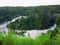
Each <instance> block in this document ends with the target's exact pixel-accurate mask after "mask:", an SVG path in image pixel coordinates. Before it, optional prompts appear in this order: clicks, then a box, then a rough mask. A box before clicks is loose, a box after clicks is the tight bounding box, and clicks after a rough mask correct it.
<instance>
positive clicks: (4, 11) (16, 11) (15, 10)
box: [0, 5, 60, 23]
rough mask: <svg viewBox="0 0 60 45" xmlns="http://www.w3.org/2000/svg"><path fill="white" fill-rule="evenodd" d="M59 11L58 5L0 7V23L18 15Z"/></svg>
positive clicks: (52, 13)
mask: <svg viewBox="0 0 60 45" xmlns="http://www.w3.org/2000/svg"><path fill="white" fill-rule="evenodd" d="M43 13H47V14H50V15H55V13H56V14H57V13H60V5H49V6H32V7H0V23H2V22H4V21H9V20H12V19H13V18H15V17H18V16H24V15H26V16H27V15H39V14H43Z"/></svg>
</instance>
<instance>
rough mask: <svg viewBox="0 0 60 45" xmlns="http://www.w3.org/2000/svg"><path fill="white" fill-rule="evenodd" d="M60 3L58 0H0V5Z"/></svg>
mask: <svg viewBox="0 0 60 45" xmlns="http://www.w3.org/2000/svg"><path fill="white" fill-rule="evenodd" d="M38 5H60V0H0V6H38Z"/></svg>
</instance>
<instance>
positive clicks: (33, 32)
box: [0, 16, 57, 38]
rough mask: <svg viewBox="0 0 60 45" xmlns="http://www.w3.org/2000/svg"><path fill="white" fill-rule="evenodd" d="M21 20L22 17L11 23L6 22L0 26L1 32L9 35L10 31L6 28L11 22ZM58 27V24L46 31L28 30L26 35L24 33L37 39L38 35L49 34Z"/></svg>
mask: <svg viewBox="0 0 60 45" xmlns="http://www.w3.org/2000/svg"><path fill="white" fill-rule="evenodd" d="M19 18H21V16H20V17H17V18H15V19H13V20H11V21H8V22H4V23H3V24H1V25H0V32H3V33H4V32H6V33H8V31H9V29H8V28H7V27H6V25H7V24H9V23H10V22H14V21H15V20H17V19H19ZM25 18H26V17H25ZM56 26H57V25H56V24H53V26H51V27H50V28H49V29H44V30H26V33H24V34H25V36H28V34H30V36H31V37H32V38H35V37H36V36H37V35H38V34H41V33H47V31H49V30H54V29H55V28H56ZM17 32H19V30H17Z"/></svg>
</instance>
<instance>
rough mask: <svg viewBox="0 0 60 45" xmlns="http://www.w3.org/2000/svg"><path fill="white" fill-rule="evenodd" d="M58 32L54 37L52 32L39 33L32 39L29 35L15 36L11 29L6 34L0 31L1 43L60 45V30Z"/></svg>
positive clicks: (13, 44) (9, 44)
mask: <svg viewBox="0 0 60 45" xmlns="http://www.w3.org/2000/svg"><path fill="white" fill-rule="evenodd" d="M58 32H59V33H57V34H56V36H54V38H51V37H50V36H51V34H50V33H46V34H42V35H38V37H36V39H32V38H31V37H29V36H28V37H24V36H22V37H21V36H14V33H13V32H11V31H10V32H8V34H6V35H5V34H3V33H0V45H60V30H58ZM52 34H54V33H52Z"/></svg>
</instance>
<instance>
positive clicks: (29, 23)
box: [7, 13, 55, 30]
mask: <svg viewBox="0 0 60 45" xmlns="http://www.w3.org/2000/svg"><path fill="white" fill-rule="evenodd" d="M52 18H53V17H52ZM52 18H51V17H50V16H49V15H47V14H46V13H43V14H40V15H29V16H27V17H26V18H23V17H22V18H21V19H18V20H16V21H15V22H11V23H10V24H8V25H7V27H8V28H10V29H14V30H15V29H18V30H34V29H35V30H40V29H47V28H49V27H50V26H52V25H53V24H54V23H55V21H54V20H52Z"/></svg>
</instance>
